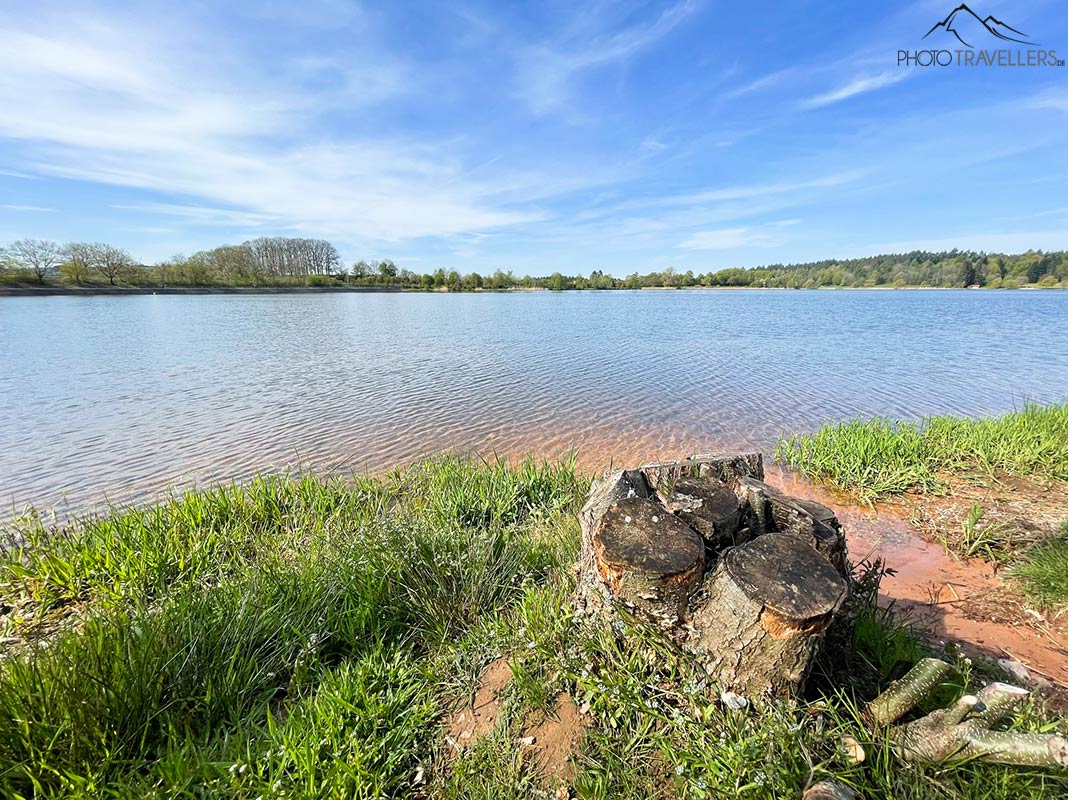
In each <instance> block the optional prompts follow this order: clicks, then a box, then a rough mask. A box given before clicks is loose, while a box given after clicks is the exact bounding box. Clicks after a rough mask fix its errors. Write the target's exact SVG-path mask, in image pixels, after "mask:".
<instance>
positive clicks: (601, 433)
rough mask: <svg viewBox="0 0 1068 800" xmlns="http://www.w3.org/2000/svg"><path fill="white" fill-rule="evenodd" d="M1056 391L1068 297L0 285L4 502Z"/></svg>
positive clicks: (757, 437)
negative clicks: (125, 289) (119, 293)
mask: <svg viewBox="0 0 1068 800" xmlns="http://www.w3.org/2000/svg"><path fill="white" fill-rule="evenodd" d="M1066 395H1068V292H1056V291H1049V292H1034V291H1026V292H1025V291H1017V292H976V291H963V290H962V291H938V290H933V291H839V292H833V291H820V292H801V291H774V290H770V291H750V290H746V291H730V290H722V291H678V292H655V291H642V292H565V293H549V292H530V293H526V292H523V293H520V292H517V293H513V294H490V293H486V294H461V295H447V294H316V295H251V296H222V295H197V296H135V297H32V298H23V297H14V298H0V409H2V411H0V501H2V502H3V503H4V504H5V505H6V506H7V507H8V508H11V507H12V506H13V505H14V506H17V507H21V506H22V505H24V504H27V503H33V504H36V505H38V506H41V507H45V508H51V507H56V508H57V509H59V510H60V511H61V512H71V511H79V510H83V509H85V508H88V507H90V506H92V505H94V504H97V503H99V502H100V501H101V500H102V499H104V498H105V496H106V497H107V498H108V499H110V500H112V501H127V500H139V499H143V498H145V497H146V496H151V495H154V494H156V493H158V492H159V491H160V490H162V489H163V488H164V487H166V486H168V485H175V486H185V485H188V484H189V483H191V482H196V483H198V484H204V483H207V482H210V481H213V480H219V479H231V478H242V477H246V476H248V475H250V474H252V473H254V472H259V471H263V470H266V469H278V468H281V467H283V466H285V465H287V464H302V465H306V466H310V467H312V468H314V469H318V470H329V469H350V468H351V469H359V470H380V469H383V468H386V467H389V466H392V465H395V464H398V463H401V462H405V461H408V460H410V459H413V458H415V457H417V456H419V455H422V454H425V453H427V452H431V451H435V450H440V449H443V448H467V447H474V448H478V449H480V450H485V451H491V450H494V451H496V452H498V453H502V454H509V455H511V454H515V453H519V452H524V451H535V452H537V453H539V454H543V455H555V454H559V453H563V452H566V451H567V450H569V449H570V448H576V449H577V450H578V451H579V453H580V455H581V460H582V463H583V464H584V465H585V466H589V467H598V466H602V465H604V464H605V463H607V462H608V461H609V460H611V459H614V460H615V461H616V462H619V461H620V460H621V459H624V458H638V459H643V460H644V459H652V458H656V457H669V456H674V455H678V454H680V453H686V452H692V451H694V450H707V449H716V448H723V447H742V446H746V447H754V448H757V449H763V450H765V451H767V450H770V449H771V447H772V446H773V444H774V441H775V439H776V437H777V436H778V435H779V434H780V433H781V432H793V431H799V430H805V429H810V428H814V427H816V426H818V425H819V424H821V423H823V422H825V421H828V420H840V419H845V418H849V417H853V416H856V415H871V414H886V415H892V416H895V417H903V418H912V417H918V416H922V415H925V414H932V413H942V412H953V413H960V414H969V415H981V414H991V413H998V412H1002V411H1005V410H1007V409H1010V408H1012V407H1014V406H1019V405H1020V404H1021V403H1022V402H1024V401H1025V400H1026V399H1035V400H1039V401H1051V400H1058V399H1062V398H1064V397H1065V396H1066Z"/></svg>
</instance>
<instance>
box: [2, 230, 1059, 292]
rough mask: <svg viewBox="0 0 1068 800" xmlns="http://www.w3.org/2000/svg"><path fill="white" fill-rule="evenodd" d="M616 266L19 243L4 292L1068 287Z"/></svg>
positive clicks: (1008, 263)
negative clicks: (522, 268)
mask: <svg viewBox="0 0 1068 800" xmlns="http://www.w3.org/2000/svg"><path fill="white" fill-rule="evenodd" d="M614 272H615V271H614V270H613V269H612V268H611V266H610V265H605V266H602V267H600V268H598V269H594V270H592V271H591V272H590V273H589V275H588V276H587V275H565V274H563V273H562V272H560V271H554V272H552V273H550V274H548V275H543V276H535V277H532V276H530V275H524V276H522V277H518V276H516V274H515V272H514V271H513V270H511V269H507V268H505V267H502V268H500V269H496V270H494V271H493V273H492V274H487V275H482V274H480V273H478V272H461V271H460V270H458V269H454V268H446V267H439V268H438V269H436V270H434V271H433V272H425V273H420V272H415V271H412V270H410V269H405V268H404V267H401V266H399V265H398V264H396V263H395V262H393V261H392V260H390V259H385V260H381V261H377V260H373V261H364V260H359V261H356V262H355V263H352V264H346V263H345V262H344V261H343V260H342V258H341V256H340V254H339V253H338V250H337V248H336V247H335V246H334V245H333V244H331V243H330V242H328V241H325V240H323V239H303V238H289V237H263V238H259V239H252V240H249V241H247V242H243V243H241V244H238V245H223V246H222V247H216V248H214V249H212V250H203V251H200V252H198V253H194V254H193V255H191V256H184V255H178V256H174V257H173V258H170V259H167V260H166V261H161V262H160V263H158V264H154V265H148V264H140V263H138V262H137V261H136V260H135V259H134V258H133V257H132V256H131V255H130V254H129V252H128V251H126V250H124V249H122V248H120V247H115V246H113V245H109V244H103V243H88V242H71V243H67V244H60V243H58V242H51V241H47V240H41V239H20V240H19V241H16V242H12V243H11V244H10V245H8V246H7V247H3V248H0V285H8V286H72V287H77V286H82V287H93V286H134V287H166V286H189V287H212V286H218V287H227V286H379V287H391V288H396V289H407V290H423V291H433V290H438V291H443V290H447V291H476V290H503V289H554V290H563V289H643V288H684V287H688V286H709V287H716V286H720V287H724V286H727V287H757V288H785V289H816V288H820V287H879V286H882V287H906V286H931V287H942V288H954V287H957V288H963V287H986V288H991V289H998V288H1001V289H1015V288H1020V287H1023V286H1036V287H1042V288H1057V287H1061V288H1068V252H1064V251H1056V252H1042V251H1041V250H1028V251H1027V252H1026V253H1020V254H1017V255H1006V254H1002V253H982V252H972V251H963V250H948V251H944V252H937V253H932V252H927V251H924V250H916V251H913V252H910V253H899V254H891V255H879V256H869V257H866V258H851V259H842V260H839V259H827V260H824V261H815V262H809V263H804V264H769V265H767V266H761V267H749V268H746V267H728V268H725V269H719V270H710V271H708V272H703V273H699V272H694V271H693V270H687V271H685V272H682V271H679V270H676V269H674V268H672V267H666V268H664V269H659V270H654V271H652V272H649V273H646V274H639V273H637V272H633V273H631V274H629V275H627V276H625V277H615V275H614Z"/></svg>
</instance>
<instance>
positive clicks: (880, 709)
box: [863, 658, 1068, 767]
mask: <svg viewBox="0 0 1068 800" xmlns="http://www.w3.org/2000/svg"><path fill="white" fill-rule="evenodd" d="M951 671H952V667H950V665H949V664H947V663H946V662H944V661H939V660H937V659H933V658H925V659H923V660H922V661H920V662H919V663H917V664H916V666H914V667H913V668H912V669H911V670H909V672H908V673H907V674H906V675H905V677H903V678H902V679H901V680H899V681H897V682H896V683H894V684H893V685H891V686H890V688H889V689H887V690H886V691H885V692H883V693H882V694H881V695H879V696H878V697H876V698H875V699H874V700H873V701H872V702H871V703H869V704H868V705H867V707H865V709H864V712H863V714H864V717H865V718H866V719H867V720H868V721H869V722H871V723H873V724H874V725H876V726H883V725H889V724H890V723H892V722H894V721H896V720H898V719H900V718H901V717H903V716H904V715H905V714H907V713H908V712H909V711H911V710H912V709H913V708H915V707H916V706H917V705H919V704H920V703H921V702H922V701H923V700H924V698H926V697H927V695H928V694H930V692H931V690H932V689H933V688H934V687H935V685H937V684H938V683H940V682H941V680H942V679H943V678H944V677H946V676H947V675H948V674H949V673H950V672H951ZM1030 694H1031V693H1030V692H1028V691H1027V690H1026V689H1021V688H1020V687H1018V686H1011V685H1009V684H1007V683H991V684H990V685H989V686H986V687H984V688H983V689H982V690H981V691H980V692H979V693H978V694H977V695H970V694H966V695H964V696H963V697H961V698H960V699H959V700H957V702H956V703H954V704H953V705H952V706H950V707H949V708H944V709H938V710H937V711H932V712H931V713H930V714H927V715H925V716H923V717H920V718H919V719H917V720H914V721H913V722H909V723H907V724H905V725H893V726H891V727H890V728H889V730H888V733H889V736H890V739H891V740H892V741H893V742H894V746H895V748H896V749H897V751H898V753H899V754H900V755H901V757H902V758H904V759H906V760H908V761H928V762H937V761H944V760H946V759H949V758H977V759H980V760H982V761H991V762H995V763H999V764H1016V765H1020V766H1035V767H1068V739H1065V738H1064V737H1063V736H1058V735H1056V734H1041V733H1019V732H1016V731H992V730H990V726H991V725H993V724H994V723H996V722H998V721H1000V720H1002V719H1004V718H1005V717H1007V716H1009V715H1011V714H1012V713H1013V712H1014V711H1015V710H1016V709H1017V708H1019V707H1020V706H1021V705H1022V704H1023V703H1024V702H1026V700H1027V698H1028V697H1030Z"/></svg>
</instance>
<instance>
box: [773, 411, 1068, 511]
mask: <svg viewBox="0 0 1068 800" xmlns="http://www.w3.org/2000/svg"><path fill="white" fill-rule="evenodd" d="M775 457H776V459H777V460H779V461H781V462H782V463H783V464H785V465H787V466H788V467H790V468H791V469H794V470H796V471H798V472H799V473H801V474H802V475H804V476H806V477H808V478H811V479H813V480H818V481H821V482H824V483H827V484H830V485H832V486H835V487H837V488H840V489H844V490H847V491H850V492H853V493H855V494H857V495H858V496H859V497H861V498H862V499H864V500H866V501H869V502H870V501H872V500H875V499H877V498H879V497H882V496H885V495H890V494H899V493H902V492H907V491H918V492H938V491H940V490H942V489H943V488H944V483H943V481H942V479H941V478H940V477H939V476H940V474H943V473H965V472H972V471H976V470H979V471H982V472H985V473H987V474H989V475H994V474H996V473H998V472H1003V473H1008V474H1012V475H1021V476H1038V477H1042V478H1047V479H1050V480H1059V481H1068V403H1061V404H1054V405H1048V406H1039V405H1034V404H1029V405H1027V406H1025V407H1024V408H1023V409H1022V410H1020V411H1014V412H1011V413H1009V414H1005V415H1003V416H1000V417H996V418H993V419H978V420H975V419H965V418H961V417H953V416H937V417H928V418H926V419H924V420H923V421H921V422H919V423H911V422H895V421H892V420H888V419H883V418H875V419H870V420H854V421H851V422H845V423H842V424H836V425H826V426H824V427H823V428H820V429H819V430H818V431H816V432H815V433H812V434H799V435H795V436H790V437H786V438H783V439H781V440H780V441H779V443H778V445H777V447H776V449H775Z"/></svg>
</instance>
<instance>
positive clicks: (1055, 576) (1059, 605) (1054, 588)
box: [1009, 522, 1068, 612]
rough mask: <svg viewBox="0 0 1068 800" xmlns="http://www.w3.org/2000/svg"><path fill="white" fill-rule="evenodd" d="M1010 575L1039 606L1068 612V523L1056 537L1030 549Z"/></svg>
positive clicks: (1062, 526)
mask: <svg viewBox="0 0 1068 800" xmlns="http://www.w3.org/2000/svg"><path fill="white" fill-rule="evenodd" d="M1009 574H1010V576H1011V577H1012V579H1013V580H1014V581H1015V582H1016V583H1017V585H1018V586H1019V587H1020V589H1022V590H1023V593H1024V594H1025V595H1026V596H1027V597H1028V598H1029V599H1030V600H1031V601H1032V602H1034V603H1036V604H1037V605H1039V606H1040V607H1042V608H1046V609H1050V610H1052V611H1055V612H1060V611H1063V610H1065V609H1068V522H1064V523H1062V524H1061V526H1060V530H1059V531H1058V532H1057V535H1056V536H1052V537H1050V538H1049V539H1046V540H1044V541H1041V542H1039V543H1037V544H1035V545H1033V546H1032V547H1030V548H1028V550H1027V551H1026V552H1025V553H1024V558H1023V560H1022V561H1021V563H1019V564H1017V565H1016V566H1015V567H1013V568H1012V570H1011V571H1010V573H1009Z"/></svg>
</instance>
